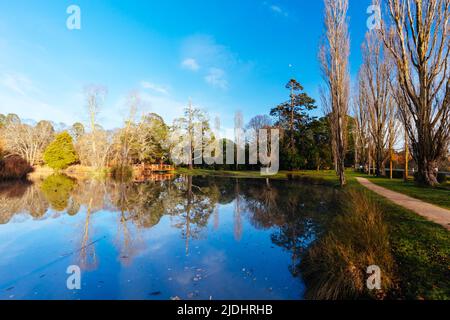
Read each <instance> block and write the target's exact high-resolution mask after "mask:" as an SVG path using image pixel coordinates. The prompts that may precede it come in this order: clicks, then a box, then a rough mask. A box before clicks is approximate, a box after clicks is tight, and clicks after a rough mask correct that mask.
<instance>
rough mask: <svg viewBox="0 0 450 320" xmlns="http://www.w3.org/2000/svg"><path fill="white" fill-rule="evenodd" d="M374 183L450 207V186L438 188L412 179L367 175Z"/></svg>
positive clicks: (443, 206)
mask: <svg viewBox="0 0 450 320" xmlns="http://www.w3.org/2000/svg"><path fill="white" fill-rule="evenodd" d="M367 178H368V179H369V180H370V181H372V182H373V183H375V184H377V185H379V186H381V187H384V188H386V189H390V190H392V191H396V192H400V193H403V194H406V195H408V196H410V197H413V198H416V199H420V200H422V201H425V202H429V203H432V204H435V205H437V206H439V207H442V208H446V209H450V188H448V186H447V185H446V186H440V187H437V188H429V187H421V186H418V185H416V184H415V183H414V181H412V180H410V181H408V182H404V181H403V180H401V179H392V180H390V179H388V178H375V177H367Z"/></svg>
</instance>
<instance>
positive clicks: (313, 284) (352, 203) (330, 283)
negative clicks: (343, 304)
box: [301, 189, 396, 300]
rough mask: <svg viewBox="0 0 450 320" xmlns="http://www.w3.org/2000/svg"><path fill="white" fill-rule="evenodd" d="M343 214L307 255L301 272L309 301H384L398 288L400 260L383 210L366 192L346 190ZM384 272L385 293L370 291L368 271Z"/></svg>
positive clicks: (343, 199)
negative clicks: (393, 249) (397, 261)
mask: <svg viewBox="0 0 450 320" xmlns="http://www.w3.org/2000/svg"><path fill="white" fill-rule="evenodd" d="M340 208H341V209H342V213H341V214H340V215H338V216H337V217H336V218H335V219H334V221H333V222H332V223H331V224H330V229H329V230H328V231H327V233H326V234H324V235H323V237H321V238H320V239H319V240H318V241H317V242H316V243H315V244H314V245H313V246H312V247H311V248H310V250H308V252H307V254H306V255H305V257H304V259H303V261H302V264H301V268H302V271H303V275H304V279H305V282H306V284H307V287H308V290H307V292H306V298H307V299H318V300H341V299H364V298H373V299H383V298H386V297H387V295H388V294H389V293H390V292H391V291H392V290H393V289H394V287H395V286H396V285H395V283H396V281H395V279H396V277H395V261H394V258H393V256H392V253H391V248H390V244H389V234H388V228H387V226H386V224H385V223H384V222H383V214H382V209H381V207H380V206H379V205H378V203H377V202H376V201H375V200H374V199H373V198H372V197H371V196H370V195H369V194H368V193H367V192H364V191H361V190H356V189H351V190H348V191H345V192H344V194H343V197H342V200H341V202H340ZM372 265H376V266H379V268H380V269H381V290H369V289H368V287H367V285H366V282H367V279H368V277H369V276H370V275H369V274H367V268H368V267H369V266H372Z"/></svg>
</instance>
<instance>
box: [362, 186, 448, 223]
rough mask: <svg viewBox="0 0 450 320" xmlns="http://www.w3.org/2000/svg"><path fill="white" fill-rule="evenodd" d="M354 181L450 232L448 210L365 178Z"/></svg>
mask: <svg viewBox="0 0 450 320" xmlns="http://www.w3.org/2000/svg"><path fill="white" fill-rule="evenodd" d="M356 179H357V180H358V182H359V183H360V184H362V185H363V186H364V187H366V188H367V189H369V190H372V191H374V192H375V193H378V194H379V195H380V196H383V197H385V198H387V199H389V200H390V201H392V202H394V203H395V204H398V205H400V206H402V207H404V208H406V209H409V210H411V211H414V212H415V213H417V214H419V215H421V216H423V217H425V218H427V219H428V220H431V221H433V222H435V223H438V224H440V225H441V226H443V227H444V228H446V229H447V230H450V210H447V209H444V208H440V207H438V206H435V205H433V204H429V203H426V202H423V201H422V200H418V199H415V198H411V197H409V196H406V195H404V194H401V193H398V192H395V191H392V190H388V189H386V188H383V187H380V186H378V185H376V184H374V183H372V182H370V181H369V180H367V179H365V178H356Z"/></svg>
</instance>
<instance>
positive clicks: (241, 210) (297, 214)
mask: <svg viewBox="0 0 450 320" xmlns="http://www.w3.org/2000/svg"><path fill="white" fill-rule="evenodd" d="M334 193H335V191H334V190H333V189H332V188H326V187H319V186H309V185H302V184H300V183H299V182H295V181H277V180H269V179H267V180H266V179H264V180H263V179H253V180H251V179H230V178H217V177H216V178H213V177H192V176H178V177H175V178H173V179H172V178H171V179H169V180H164V179H162V180H161V179H155V180H154V181H147V182H142V183H133V182H123V181H112V180H95V179H94V180H80V181H75V180H74V179H71V178H68V177H66V176H51V177H49V178H47V179H46V180H44V181H42V182H36V183H34V184H31V183H22V182H21V183H13V184H11V183H9V184H2V185H0V223H1V224H6V223H8V222H9V221H10V220H11V219H12V218H13V216H14V215H16V214H22V213H28V214H29V215H30V216H31V217H32V218H34V219H46V218H49V217H52V216H54V214H55V211H59V212H66V213H67V214H68V215H71V216H76V215H79V214H81V213H82V214H85V215H86V216H85V218H84V219H83V223H82V226H80V242H79V248H80V249H79V251H80V262H81V264H82V266H83V268H86V269H95V268H96V267H97V265H98V258H99V257H97V256H96V254H95V245H94V244H95V241H96V239H93V238H92V232H91V230H92V228H93V225H92V224H93V223H94V222H93V221H94V220H93V217H94V216H95V215H96V213H97V212H99V211H101V210H103V211H112V212H117V219H118V221H117V237H116V240H115V245H116V247H117V249H118V252H119V255H120V256H119V257H118V259H119V260H120V261H121V263H123V264H125V265H126V264H129V263H131V261H132V259H133V257H135V256H136V255H137V254H138V253H139V252H141V251H142V250H143V249H145V241H144V240H143V239H142V237H141V232H142V231H143V230H148V229H151V228H153V227H155V226H156V225H158V224H159V223H160V221H161V218H162V217H163V216H168V217H169V218H170V220H171V221H172V226H173V227H175V228H177V229H179V230H180V235H181V237H182V239H183V240H184V242H185V253H186V255H189V245H190V242H191V240H194V239H200V238H207V233H206V230H207V226H208V223H209V221H210V219H211V224H212V226H213V229H211V230H217V229H219V228H220V212H219V207H220V205H227V204H232V205H233V208H234V215H233V221H234V238H235V240H236V241H240V240H241V239H242V238H243V236H244V234H243V233H244V232H245V228H244V227H243V225H244V221H246V222H248V223H250V224H251V225H252V226H254V227H255V228H257V229H264V230H271V232H272V236H271V241H272V243H273V244H275V245H277V246H279V247H282V248H283V249H284V250H286V251H288V252H289V253H290V255H291V259H292V263H291V266H290V267H289V269H290V272H291V273H292V274H293V275H294V276H296V275H297V274H298V267H297V266H298V264H299V262H300V259H301V256H302V253H303V252H304V250H305V249H306V248H307V247H308V246H309V245H310V244H311V242H313V241H314V240H315V239H316V238H317V235H318V234H319V233H320V232H321V230H322V229H323V228H325V227H326V224H327V221H330V220H331V219H330V218H331V217H330V215H332V214H333V211H334V208H335V199H336V195H335V194H334Z"/></svg>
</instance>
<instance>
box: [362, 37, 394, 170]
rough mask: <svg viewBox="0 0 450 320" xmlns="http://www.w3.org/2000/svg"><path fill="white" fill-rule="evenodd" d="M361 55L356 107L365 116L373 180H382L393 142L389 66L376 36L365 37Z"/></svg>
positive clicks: (392, 108)
mask: <svg viewBox="0 0 450 320" xmlns="http://www.w3.org/2000/svg"><path fill="white" fill-rule="evenodd" d="M362 51H363V64H362V66H361V70H360V73H359V93H360V95H361V97H360V103H361V104H365V106H362V107H361V108H362V109H363V110H365V111H366V112H367V119H366V120H367V123H368V129H369V130H368V131H369V132H370V135H371V140H372V142H373V151H374V153H373V159H374V161H375V173H376V175H377V176H382V175H383V176H384V175H385V162H386V161H387V159H388V158H389V157H390V156H392V153H391V148H393V143H394V142H395V136H394V134H395V130H394V129H395V116H396V114H395V107H394V106H395V105H394V101H393V97H392V94H391V90H390V83H391V79H390V77H391V75H390V65H389V60H388V59H387V58H386V57H385V55H384V52H383V47H382V43H381V41H380V39H379V37H378V34H376V33H373V32H369V33H367V35H366V40H365V42H364V44H363V47H362ZM391 134H392V136H391Z"/></svg>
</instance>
